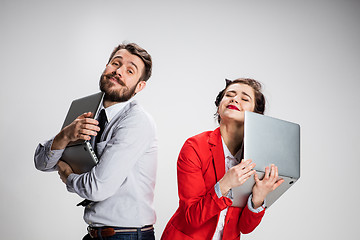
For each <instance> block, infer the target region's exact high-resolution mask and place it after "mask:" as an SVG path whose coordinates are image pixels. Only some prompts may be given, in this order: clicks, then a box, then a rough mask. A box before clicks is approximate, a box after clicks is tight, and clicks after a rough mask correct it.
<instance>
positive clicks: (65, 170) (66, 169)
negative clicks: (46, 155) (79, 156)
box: [57, 160, 73, 184]
mask: <svg viewBox="0 0 360 240" xmlns="http://www.w3.org/2000/svg"><path fill="white" fill-rule="evenodd" d="M57 169H58V174H59V175H60V178H61V180H62V181H63V183H65V184H66V180H67V178H68V176H69V175H70V174H72V173H73V170H72V169H71V167H70V166H69V164H67V163H66V162H64V161H61V160H60V161H59V162H58V163H57Z"/></svg>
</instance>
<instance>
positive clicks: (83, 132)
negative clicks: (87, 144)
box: [51, 112, 100, 150]
mask: <svg viewBox="0 0 360 240" xmlns="http://www.w3.org/2000/svg"><path fill="white" fill-rule="evenodd" d="M92 117H93V114H92V113H91V112H87V113H84V114H82V115H80V116H79V117H77V118H76V119H75V120H74V121H73V122H72V123H70V124H69V125H68V126H66V127H64V128H63V129H62V130H61V131H60V132H59V134H58V135H56V136H55V138H54V141H53V144H52V145H51V150H59V149H64V148H65V147H66V146H67V145H68V144H69V143H70V142H74V141H77V140H79V139H82V140H90V139H91V136H96V135H97V132H98V131H99V130H100V128H99V127H98V126H97V125H98V124H99V122H98V121H97V120H95V119H93V118H92Z"/></svg>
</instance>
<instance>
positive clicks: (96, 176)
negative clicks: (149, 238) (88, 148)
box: [34, 101, 158, 227]
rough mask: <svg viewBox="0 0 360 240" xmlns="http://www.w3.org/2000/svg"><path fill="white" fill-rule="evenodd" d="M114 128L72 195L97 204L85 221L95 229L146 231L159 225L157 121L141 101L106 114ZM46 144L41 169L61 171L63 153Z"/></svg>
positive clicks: (74, 181)
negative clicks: (157, 205) (155, 122)
mask: <svg viewBox="0 0 360 240" xmlns="http://www.w3.org/2000/svg"><path fill="white" fill-rule="evenodd" d="M105 111H106V115H107V118H108V121H109V122H108V124H107V125H106V126H105V129H104V132H103V134H102V136H101V139H100V142H99V143H98V144H97V146H96V147H97V152H98V158H99V159H100V161H99V163H98V164H97V165H96V166H95V167H94V168H92V170H91V171H90V172H87V173H83V174H80V175H79V174H70V175H69V177H68V179H67V184H66V186H67V189H68V191H70V192H74V193H76V194H78V195H79V196H80V197H82V198H85V199H89V200H91V201H93V203H91V204H89V205H88V206H87V207H85V211H84V220H85V222H86V223H88V224H89V225H91V226H93V227H100V226H118V227H143V226H145V225H151V224H154V223H155V221H156V214H155V210H154V206H153V200H154V188H155V180H156V169H157V152H158V143H157V136H156V127H155V124H154V121H153V119H152V118H151V117H150V116H149V115H148V114H147V113H146V112H145V111H144V110H143V109H142V108H141V107H140V105H139V104H138V103H137V102H136V101H132V102H125V103H119V104H115V105H113V106H111V107H109V108H106V110H105ZM52 141H53V139H51V140H48V141H46V142H44V143H40V144H39V146H38V148H37V149H36V152H35V157H34V161H35V166H36V168H37V169H39V170H42V171H54V170H56V163H57V162H58V160H59V159H60V158H61V155H62V152H63V150H50V149H51V144H52Z"/></svg>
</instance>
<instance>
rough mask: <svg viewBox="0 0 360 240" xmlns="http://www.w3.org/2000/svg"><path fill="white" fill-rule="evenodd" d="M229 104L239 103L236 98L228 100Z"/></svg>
mask: <svg viewBox="0 0 360 240" xmlns="http://www.w3.org/2000/svg"><path fill="white" fill-rule="evenodd" d="M230 102H235V103H239V101H238V100H237V99H236V98H232V99H231V100H230Z"/></svg>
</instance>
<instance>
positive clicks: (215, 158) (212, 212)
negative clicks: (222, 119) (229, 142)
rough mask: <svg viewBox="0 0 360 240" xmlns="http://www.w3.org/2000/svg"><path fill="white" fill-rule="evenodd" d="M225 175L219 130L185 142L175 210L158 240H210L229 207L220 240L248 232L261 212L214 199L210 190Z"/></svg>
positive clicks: (178, 171) (258, 218)
mask: <svg viewBox="0 0 360 240" xmlns="http://www.w3.org/2000/svg"><path fill="white" fill-rule="evenodd" d="M224 174H225V158H224V150H223V146H222V141H221V135H220V129H219V128H217V129H215V130H214V131H208V132H204V133H201V134H199V135H196V136H194V137H191V138H189V139H188V140H187V141H186V142H185V144H184V146H183V147H182V149H181V151H180V154H179V158H178V162H177V177H178V192H179V198H180V201H179V208H178V209H177V210H176V212H175V214H174V215H173V216H172V218H171V219H170V221H169V222H168V224H167V226H166V228H165V230H164V232H163V234H162V236H161V239H162V240H188V239H195V240H202V239H204V240H211V239H212V237H213V235H214V232H215V229H216V226H217V222H218V219H219V216H220V212H221V211H222V210H224V209H225V208H227V207H229V209H228V212H227V214H226V218H225V225H224V231H223V239H224V240H231V239H239V238H240V233H245V234H246V233H250V232H252V231H253V230H254V229H255V228H256V227H257V226H258V225H259V223H260V221H261V219H262V217H263V216H264V212H265V211H261V212H260V213H254V212H252V211H250V210H249V208H248V207H244V208H238V207H231V204H232V201H231V199H229V198H227V197H221V198H218V196H217V195H216V192H215V189H214V186H215V184H216V183H217V182H218V181H219V180H220V179H221V178H222V177H223V176H224Z"/></svg>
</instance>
